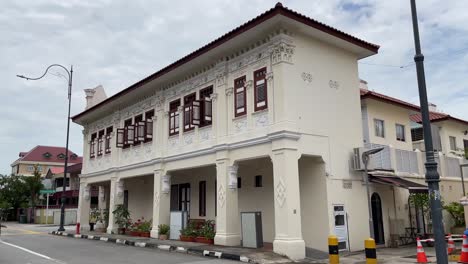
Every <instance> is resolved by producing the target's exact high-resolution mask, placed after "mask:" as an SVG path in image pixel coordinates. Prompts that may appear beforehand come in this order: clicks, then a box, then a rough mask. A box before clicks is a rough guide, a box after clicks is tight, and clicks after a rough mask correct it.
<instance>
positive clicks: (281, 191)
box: [276, 180, 286, 207]
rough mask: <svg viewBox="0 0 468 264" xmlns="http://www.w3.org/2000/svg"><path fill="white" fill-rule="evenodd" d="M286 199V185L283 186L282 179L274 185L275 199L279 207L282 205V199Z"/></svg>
mask: <svg viewBox="0 0 468 264" xmlns="http://www.w3.org/2000/svg"><path fill="white" fill-rule="evenodd" d="M285 200H286V186H284V183H283V180H280V181H279V182H278V184H277V185H276V201H277V202H278V204H279V206H280V207H283V204H284V201H285Z"/></svg>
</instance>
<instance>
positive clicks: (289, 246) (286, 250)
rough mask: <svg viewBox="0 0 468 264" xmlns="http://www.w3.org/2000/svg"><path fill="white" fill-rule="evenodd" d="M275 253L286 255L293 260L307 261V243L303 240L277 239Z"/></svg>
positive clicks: (274, 245) (274, 244)
mask: <svg viewBox="0 0 468 264" xmlns="http://www.w3.org/2000/svg"><path fill="white" fill-rule="evenodd" d="M273 252H275V253H278V254H280V255H285V256H287V257H288V258H290V259H292V260H301V259H305V242H304V240H302V239H297V240H289V239H275V240H274V241H273Z"/></svg>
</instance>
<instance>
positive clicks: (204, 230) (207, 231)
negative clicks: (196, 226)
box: [195, 220, 216, 244]
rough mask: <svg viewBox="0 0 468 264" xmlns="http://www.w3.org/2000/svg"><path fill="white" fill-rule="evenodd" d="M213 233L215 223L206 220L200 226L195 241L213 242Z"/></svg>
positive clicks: (214, 232)
mask: <svg viewBox="0 0 468 264" xmlns="http://www.w3.org/2000/svg"><path fill="white" fill-rule="evenodd" d="M215 235H216V231H215V223H214V221H213V220H208V221H206V222H205V223H204V224H203V226H202V227H201V229H200V231H199V234H198V236H197V237H196V239H195V241H196V242H199V243H205V244H213V243H214V237H215Z"/></svg>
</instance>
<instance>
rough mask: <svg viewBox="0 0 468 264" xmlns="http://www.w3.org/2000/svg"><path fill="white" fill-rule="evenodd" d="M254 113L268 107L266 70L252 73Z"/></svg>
mask: <svg viewBox="0 0 468 264" xmlns="http://www.w3.org/2000/svg"><path fill="white" fill-rule="evenodd" d="M254 94H255V111H259V110H263V109H266V108H267V107H268V95H267V83H266V68H263V69H260V70H258V71H255V72H254Z"/></svg>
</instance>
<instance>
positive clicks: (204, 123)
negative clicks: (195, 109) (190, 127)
mask: <svg viewBox="0 0 468 264" xmlns="http://www.w3.org/2000/svg"><path fill="white" fill-rule="evenodd" d="M213 90H214V89H213V85H210V86H207V87H205V88H203V89H200V91H198V96H199V98H200V125H199V126H198V127H205V126H210V125H211V124H213V105H212V104H211V95H212V94H213ZM209 91H211V92H210V93H208V92H209ZM206 94H209V96H206ZM202 96H204V98H202ZM208 102H209V103H208ZM208 104H209V105H210V107H211V111H210V112H211V116H210V117H211V120H207V118H206V117H207V115H206V107H207V105H208Z"/></svg>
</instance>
